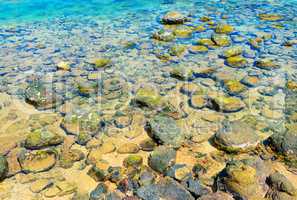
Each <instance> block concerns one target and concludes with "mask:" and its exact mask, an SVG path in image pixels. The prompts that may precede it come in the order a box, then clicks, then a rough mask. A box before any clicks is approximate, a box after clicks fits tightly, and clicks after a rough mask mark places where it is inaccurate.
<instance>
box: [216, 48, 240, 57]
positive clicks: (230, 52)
mask: <svg viewBox="0 0 297 200" xmlns="http://www.w3.org/2000/svg"><path fill="white" fill-rule="evenodd" d="M242 52H243V50H242V47H241V46H234V47H230V48H228V49H226V50H224V52H223V54H222V55H221V56H222V57H224V58H230V57H234V56H239V55H241V54H242Z"/></svg>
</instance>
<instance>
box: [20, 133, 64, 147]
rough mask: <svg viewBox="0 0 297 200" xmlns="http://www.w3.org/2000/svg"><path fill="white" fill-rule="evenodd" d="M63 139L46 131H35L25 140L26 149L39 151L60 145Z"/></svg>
mask: <svg viewBox="0 0 297 200" xmlns="http://www.w3.org/2000/svg"><path fill="white" fill-rule="evenodd" d="M62 142H63V137H62V136H61V135H58V134H56V133H53V132H51V131H49V130H46V129H37V130H34V131H32V132H30V133H29V134H28V135H27V137H26V140H25V147H26V148H27V149H40V148H44V147H49V146H54V145H58V144H61V143H62Z"/></svg>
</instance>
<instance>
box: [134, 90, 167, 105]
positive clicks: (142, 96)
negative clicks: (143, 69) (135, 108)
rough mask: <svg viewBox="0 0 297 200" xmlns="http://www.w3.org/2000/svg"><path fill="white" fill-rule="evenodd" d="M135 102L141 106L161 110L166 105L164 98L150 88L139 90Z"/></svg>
mask: <svg viewBox="0 0 297 200" xmlns="http://www.w3.org/2000/svg"><path fill="white" fill-rule="evenodd" d="M134 101H135V102H136V103H137V104H139V105H141V106H146V107H149V108H160V107H163V105H164V102H163V100H162V97H161V96H160V95H159V92H158V91H157V89H155V88H153V87H149V86H147V87H142V88H139V89H138V90H137V92H136V95H135V98H134Z"/></svg>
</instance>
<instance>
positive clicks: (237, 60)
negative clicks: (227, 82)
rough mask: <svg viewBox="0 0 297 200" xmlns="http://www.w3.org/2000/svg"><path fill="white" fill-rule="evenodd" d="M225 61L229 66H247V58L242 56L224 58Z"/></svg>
mask: <svg viewBox="0 0 297 200" xmlns="http://www.w3.org/2000/svg"><path fill="white" fill-rule="evenodd" d="M226 63H227V65H228V66H230V67H235V68H243V67H246V66H247V60H246V59H245V58H244V57H242V56H233V57H229V58H227V59H226Z"/></svg>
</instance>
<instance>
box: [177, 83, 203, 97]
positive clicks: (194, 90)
mask: <svg viewBox="0 0 297 200" xmlns="http://www.w3.org/2000/svg"><path fill="white" fill-rule="evenodd" d="M180 92H181V93H183V94H185V95H188V96H192V95H196V94H197V95H198V94H203V88H202V87H200V86H199V85H197V84H195V83H185V84H183V85H182V86H181V88H180Z"/></svg>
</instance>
